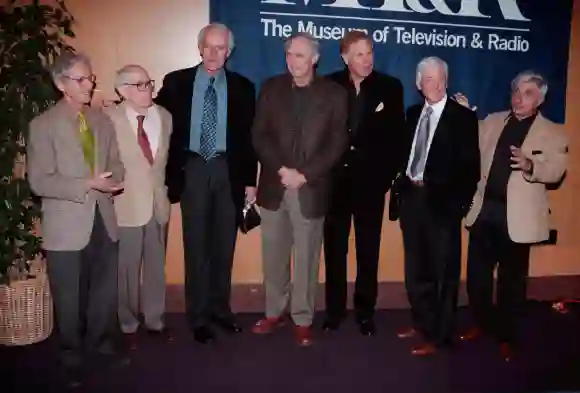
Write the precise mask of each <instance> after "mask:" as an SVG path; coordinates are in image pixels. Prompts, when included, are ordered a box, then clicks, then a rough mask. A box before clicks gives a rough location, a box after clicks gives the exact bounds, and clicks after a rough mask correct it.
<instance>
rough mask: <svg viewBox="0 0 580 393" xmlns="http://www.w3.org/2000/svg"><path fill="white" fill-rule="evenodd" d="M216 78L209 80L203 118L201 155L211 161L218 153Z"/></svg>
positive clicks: (204, 98)
mask: <svg viewBox="0 0 580 393" xmlns="http://www.w3.org/2000/svg"><path fill="white" fill-rule="evenodd" d="M214 81H215V78H214V77H213V76H212V77H211V78H209V85H208V86H207V89H206V91H205V95H204V97H203V115H202V117H201V136H200V139H199V154H200V155H201V156H202V157H203V159H204V160H206V161H207V160H209V159H210V158H212V157H213V156H214V155H215V153H216V138H217V106H218V103H217V93H216V91H215V88H214V86H213V84H214Z"/></svg>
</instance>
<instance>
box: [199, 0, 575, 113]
mask: <svg viewBox="0 0 580 393" xmlns="http://www.w3.org/2000/svg"><path fill="white" fill-rule="evenodd" d="M572 5H573V0H554V1H545V0H526V1H525V0H210V19H211V20H212V21H214V22H221V23H224V24H226V25H227V26H228V27H230V28H231V29H232V31H233V33H234V36H235V44H236V48H235V50H234V52H233V54H232V57H231V58H230V60H229V63H228V65H229V68H230V69H232V70H234V71H238V72H240V73H241V74H243V75H245V76H247V77H248V78H250V79H251V80H252V81H253V82H255V83H256V84H257V86H259V85H260V84H261V82H262V81H263V80H264V79H266V78H268V77H270V76H272V75H275V74H278V73H281V72H284V71H285V70H286V65H285V56H284V48H283V45H282V42H283V41H284V39H285V38H286V37H289V36H290V35H292V34H294V33H297V32H301V31H303V32H308V33H311V34H313V35H314V36H315V37H317V38H319V39H320V41H321V46H322V49H321V59H320V62H319V67H318V72H319V73H321V74H326V73H329V72H331V71H335V70H338V69H340V68H342V67H343V63H342V59H341V57H340V55H339V41H340V39H341V38H342V36H343V35H344V33H345V32H347V31H349V30H352V29H359V30H365V31H367V32H368V34H369V35H370V36H371V37H372V38H373V41H374V42H375V68H376V69H377V70H380V71H384V72H387V73H389V74H391V75H394V76H396V77H398V78H399V79H401V81H402V82H403V85H404V86H405V101H406V105H411V104H413V103H415V102H417V101H418V100H420V99H421V97H420V95H419V93H418V92H417V89H416V87H415V67H416V64H417V63H418V62H419V60H420V59H421V58H423V57H425V56H439V57H441V58H443V59H444V60H445V61H447V63H448V64H449V92H450V93H455V92H462V93H464V94H466V95H467V96H468V97H469V99H470V101H471V102H472V103H473V104H475V105H477V106H478V113H479V115H480V117H484V116H485V115H487V114H488V113H491V112H495V111H498V110H504V109H506V108H508V107H509V97H510V91H509V90H510V81H511V80H512V79H513V78H514V76H515V75H516V74H517V73H518V72H520V71H522V70H524V69H534V70H536V71H538V72H540V73H542V74H543V75H544V76H545V77H546V78H547V79H548V84H549V91H548V97H547V100H546V103H545V104H544V106H543V108H542V112H543V113H544V115H546V116H547V117H548V118H550V119H552V120H553V121H556V122H559V123H563V122H564V120H565V99H566V77H567V71H568V53H569V43H570V25H571V18H572Z"/></svg>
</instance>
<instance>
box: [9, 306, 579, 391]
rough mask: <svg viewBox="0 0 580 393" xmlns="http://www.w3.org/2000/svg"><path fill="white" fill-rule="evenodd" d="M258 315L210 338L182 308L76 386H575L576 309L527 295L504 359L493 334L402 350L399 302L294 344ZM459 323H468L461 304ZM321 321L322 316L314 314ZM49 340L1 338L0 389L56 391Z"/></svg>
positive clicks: (403, 315)
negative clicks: (429, 353) (264, 328)
mask: <svg viewBox="0 0 580 393" xmlns="http://www.w3.org/2000/svg"><path fill="white" fill-rule="evenodd" d="M258 317H259V316H258V315H250V314H244V315H240V316H239V321H240V322H241V323H242V324H243V325H244V327H245V328H246V329H245V331H244V333H242V334H241V335H236V336H227V335H223V334H220V335H219V337H218V341H217V342H216V343H215V344H214V345H213V346H210V347H203V346H200V345H197V344H195V343H194V342H193V340H192V337H191V336H190V334H189V332H188V330H187V326H186V324H185V320H184V317H183V315H179V314H172V315H170V316H169V317H168V325H169V326H170V327H171V328H172V329H173V331H174V333H175V335H176V343H175V344H173V345H172V346H169V345H167V344H164V343H161V342H157V341H153V339H150V338H147V337H144V338H143V341H142V345H141V348H140V349H139V350H138V351H137V352H136V353H135V354H133V355H132V358H131V359H132V363H131V365H130V366H128V367H126V368H118V369H114V368H110V369H105V370H103V371H100V372H98V373H95V374H94V375H92V376H91V377H90V378H89V380H88V381H87V382H86V383H85V385H84V386H83V387H82V388H79V389H76V391H79V392H99V393H116V392H123V393H129V392H139V393H170V392H198V393H206V392H207V393H221V392H224V393H225V392H228V393H230V392H253V393H266V392H268V393H283V392H295V393H309V392H317V393H323V392H332V393H347V392H348V393H374V392H376V393H384V392H393V393H405V392H418V393H438V392H441V393H452V392H461V393H479V392H494V393H496V392H497V393H503V392H505V393H516V392H526V393H527V392H564V391H566V392H572V391H578V392H580V310H578V309H572V310H571V312H570V313H569V314H566V315H562V314H558V313H556V312H554V311H553V310H551V309H550V304H549V303H530V307H529V311H528V313H527V316H526V317H525V320H524V322H523V332H522V347H521V350H520V352H518V354H519V356H518V357H517V359H514V360H513V362H511V363H505V362H503V361H501V360H500V359H499V358H498V356H497V347H496V346H495V345H494V343H493V341H491V340H487V341H485V340H484V341H480V342H477V343H469V344H463V343H460V344H458V345H457V347H456V348H455V350H453V351H451V352H442V353H439V354H437V355H435V356H433V357H430V358H415V357H412V356H411V355H410V354H409V348H410V344H411V343H412V341H406V340H400V339H398V338H397V337H396V335H395V332H396V330H397V329H398V328H400V327H401V326H404V325H406V324H408V321H409V312H408V311H406V310H396V311H380V312H378V313H377V315H376V322H377V326H378V328H379V332H378V335H377V336H376V337H373V338H368V337H363V336H361V335H360V334H359V333H358V331H357V329H356V325H355V324H354V323H353V322H352V320H349V321H347V322H346V323H345V324H344V326H343V327H342V328H341V330H340V331H338V332H335V333H332V334H322V333H319V334H317V339H318V340H317V342H316V345H315V346H313V347H311V348H297V347H296V346H295V345H294V343H293V341H292V331H291V330H290V329H289V328H285V329H283V330H281V331H280V332H278V333H276V334H274V335H272V336H255V335H253V334H251V333H249V327H250V326H251V324H252V323H253V322H254V321H255V320H256V318H258ZM459 319H460V321H459V322H460V323H459V325H460V326H465V325H467V323H468V320H469V316H468V312H467V310H465V309H462V310H460V313H459ZM318 322H320V321H318ZM55 355H56V346H55V342H54V339H49V340H47V341H45V342H43V343H39V344H36V345H31V346H27V347H22V348H5V347H4V348H2V347H0V392H2V393H4V392H6V393H8V392H39V393H40V392H42V393H45V392H63V391H65V388H64V387H63V385H62V381H61V380H60V378H59V373H58V372H57V370H58V369H57V366H56V362H55Z"/></svg>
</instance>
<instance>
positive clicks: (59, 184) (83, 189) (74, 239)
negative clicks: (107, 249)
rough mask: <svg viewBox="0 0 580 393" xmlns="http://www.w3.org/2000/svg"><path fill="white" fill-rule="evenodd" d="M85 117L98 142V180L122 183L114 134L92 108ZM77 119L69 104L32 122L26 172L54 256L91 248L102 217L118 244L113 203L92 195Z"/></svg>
mask: <svg viewBox="0 0 580 393" xmlns="http://www.w3.org/2000/svg"><path fill="white" fill-rule="evenodd" d="M85 116H86V119H87V122H88V124H89V127H90V128H91V130H92V132H93V134H94V135H95V140H96V163H95V172H96V174H100V173H104V172H112V173H113V176H112V177H113V180H115V181H116V182H122V181H123V176H124V169H123V164H122V163H121V161H120V159H119V150H118V147H117V140H116V139H115V131H114V129H113V125H112V124H111V121H110V120H109V118H108V117H107V116H106V115H105V114H104V113H103V112H102V111H100V110H96V109H91V108H87V109H86V111H85ZM78 133H79V122H78V113H77V112H76V111H74V110H73V109H72V108H71V107H70V106H69V105H68V104H67V103H66V102H65V101H64V100H62V101H60V102H59V103H57V104H56V105H55V106H54V107H52V108H51V109H49V110H47V111H46V112H44V113H42V114H41V115H39V116H37V117H36V118H34V119H33V120H32V121H31V122H30V130H29V139H28V144H27V153H26V159H27V171H28V180H29V182H30V186H31V188H32V190H33V191H34V193H35V194H37V195H38V196H39V197H41V198H42V220H41V225H42V228H41V230H42V237H43V247H44V249H46V250H51V251H77V250H81V249H83V248H84V247H85V246H86V245H87V244H88V242H89V239H90V236H91V233H92V230H93V223H94V217H95V206H96V205H98V206H99V211H100V212H101V215H102V217H103V221H104V224H105V227H106V229H107V232H108V234H109V237H110V238H111V239H112V240H113V241H117V240H118V235H117V220H116V218H115V211H114V208H113V199H112V198H111V196H110V195H109V194H105V193H102V192H100V191H96V190H90V189H89V188H88V186H87V180H88V179H90V177H91V171H90V168H89V166H88V165H87V164H86V162H85V158H84V155H83V150H82V148H81V144H80V142H79V137H78Z"/></svg>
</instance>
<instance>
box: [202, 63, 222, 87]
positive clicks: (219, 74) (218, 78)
mask: <svg viewBox="0 0 580 393" xmlns="http://www.w3.org/2000/svg"><path fill="white" fill-rule="evenodd" d="M212 76H213V77H215V82H216V83H221V82H222V81H223V80H224V78H225V77H226V72H225V71H224V69H223V68H222V69H220V70H218V71H217V72H216V73H215V74H214V75H210V74H209V73H208V72H207V70H206V69H205V67H204V66H203V64H200V66H199V67H198V68H197V75H196V77H201V79H202V80H203V81H205V82H206V83H209V78H211V77H212Z"/></svg>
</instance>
